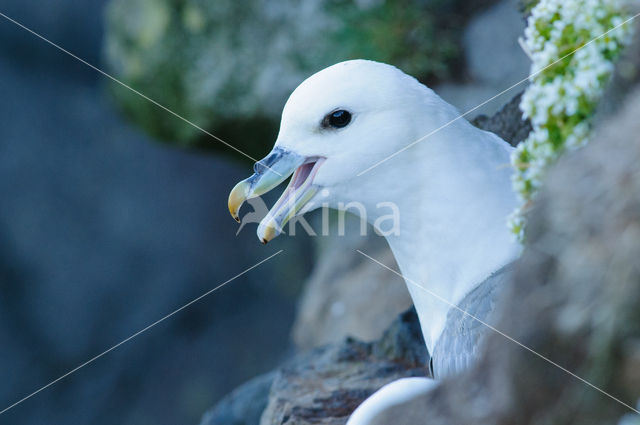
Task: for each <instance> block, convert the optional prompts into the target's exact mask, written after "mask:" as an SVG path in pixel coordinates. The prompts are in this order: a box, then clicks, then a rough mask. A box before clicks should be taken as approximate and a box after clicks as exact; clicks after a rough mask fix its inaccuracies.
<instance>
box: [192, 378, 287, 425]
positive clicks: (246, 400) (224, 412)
mask: <svg viewBox="0 0 640 425" xmlns="http://www.w3.org/2000/svg"><path fill="white" fill-rule="evenodd" d="M274 377H275V372H271V373H267V374H264V375H260V376H258V377H256V378H253V379H252V380H250V381H249V382H247V383H245V384H243V385H241V386H240V387H238V388H237V389H235V390H234V391H233V392H232V393H231V394H229V395H228V396H226V397H225V398H223V399H222V400H221V401H219V402H218V404H216V405H215V407H213V408H212V409H211V410H209V411H208V412H207V413H205V414H204V416H203V418H202V421H201V422H200V425H258V424H259V423H260V416H261V415H262V412H263V411H264V408H265V407H266V406H267V401H268V399H269V391H270V389H271V384H272V383H273V379H274Z"/></svg>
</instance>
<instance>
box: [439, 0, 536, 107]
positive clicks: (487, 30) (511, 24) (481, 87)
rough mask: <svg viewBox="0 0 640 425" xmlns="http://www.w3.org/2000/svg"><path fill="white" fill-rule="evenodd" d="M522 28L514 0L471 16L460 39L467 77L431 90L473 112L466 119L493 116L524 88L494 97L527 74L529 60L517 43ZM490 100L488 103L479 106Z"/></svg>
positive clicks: (499, 3)
mask: <svg viewBox="0 0 640 425" xmlns="http://www.w3.org/2000/svg"><path fill="white" fill-rule="evenodd" d="M524 27H525V24H524V21H523V19H522V15H521V14H520V13H519V12H518V5H517V4H515V0H501V1H500V2H498V3H497V4H495V5H493V6H491V7H489V8H486V9H482V10H481V11H480V12H479V13H477V14H476V15H473V17H471V18H470V19H469V22H468V25H467V26H466V28H465V30H464V34H463V36H462V40H463V43H462V48H463V51H464V57H465V66H466V69H465V72H464V74H465V77H466V78H465V79H464V80H462V81H455V82H452V81H445V82H444V83H443V84H440V85H437V86H435V87H433V88H434V90H435V91H436V93H438V94H439V95H440V96H441V97H442V98H443V99H444V100H446V101H447V102H449V103H451V104H452V105H454V106H456V107H457V108H458V109H459V110H460V111H461V112H467V111H470V110H472V109H473V112H472V114H470V116H469V117H467V118H471V117H473V116H475V115H476V114H478V113H483V114H488V115H491V114H494V113H495V112H496V111H497V110H498V109H499V108H500V106H501V105H503V104H505V103H506V102H508V101H509V99H511V98H512V97H513V96H514V93H517V92H518V91H521V90H522V89H523V88H524V85H525V82H523V83H522V86H521V87H514V88H513V90H509V91H507V92H506V93H502V94H501V95H499V96H497V97H495V98H494V96H496V95H497V94H499V93H501V92H502V91H504V90H506V89H507V88H509V87H510V86H511V85H513V84H515V83H518V82H520V81H522V80H523V79H525V78H526V77H527V75H528V74H529V67H530V61H529V58H528V57H527V56H526V55H525V54H524V52H523V51H522V49H521V48H520V46H519V45H518V42H517V40H518V37H521V36H522V34H523V32H524ZM489 99H491V101H490V102H487V103H485V104H483V105H482V106H479V105H481V104H482V103H484V102H486V101H487V100H489ZM476 108H477V109H476Z"/></svg>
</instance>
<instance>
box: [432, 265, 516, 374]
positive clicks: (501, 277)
mask: <svg viewBox="0 0 640 425" xmlns="http://www.w3.org/2000/svg"><path fill="white" fill-rule="evenodd" d="M510 266H511V265H510V264H508V265H506V266H504V267H503V268H501V269H500V270H498V271H496V272H495V273H493V274H492V275H491V276H489V277H488V278H487V279H486V280H485V281H484V282H482V283H481V284H480V285H479V286H478V287H477V288H475V289H474V290H473V291H471V292H470V293H469V294H467V296H466V297H464V298H463V299H462V301H461V302H460V304H459V305H458V306H459V307H460V309H461V310H464V311H466V312H468V313H469V314H470V315H472V316H474V317H476V318H478V319H480V320H482V321H483V322H485V323H489V324H491V322H492V317H491V316H492V313H493V311H494V308H495V305H496V301H497V299H498V296H499V294H500V292H501V290H502V288H503V287H504V283H505V282H506V279H507V277H508V275H509V270H510V268H511V267H510ZM470 315H468V314H464V313H463V312H462V311H460V310H458V309H456V308H451V310H450V311H449V313H448V315H447V321H446V323H445V327H444V330H443V332H442V335H441V336H440V339H438V342H437V343H436V346H435V347H434V350H433V354H432V356H431V373H432V374H433V376H434V377H435V378H436V379H442V378H445V377H447V376H451V375H455V374H457V373H459V372H461V371H463V370H465V369H467V368H468V367H469V365H471V364H472V363H473V362H474V361H475V360H476V359H477V358H478V356H479V354H480V349H481V344H482V341H483V339H484V336H485V334H486V333H487V332H491V330H490V329H489V328H487V327H486V326H485V325H483V324H482V323H480V322H479V321H478V320H476V319H474V318H473V317H471V316H470Z"/></svg>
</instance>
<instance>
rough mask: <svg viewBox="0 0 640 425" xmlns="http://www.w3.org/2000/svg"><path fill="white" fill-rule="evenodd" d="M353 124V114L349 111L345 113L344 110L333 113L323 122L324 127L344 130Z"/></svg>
mask: <svg viewBox="0 0 640 425" xmlns="http://www.w3.org/2000/svg"><path fill="white" fill-rule="evenodd" d="M350 122H351V113H350V112H349V111H345V110H344V109H339V110H337V111H333V112H331V113H330V114H329V115H327V116H326V117H324V119H323V120H322V126H323V127H325V128H327V127H333V128H342V127H345V126H346V125H347V124H349V123H350Z"/></svg>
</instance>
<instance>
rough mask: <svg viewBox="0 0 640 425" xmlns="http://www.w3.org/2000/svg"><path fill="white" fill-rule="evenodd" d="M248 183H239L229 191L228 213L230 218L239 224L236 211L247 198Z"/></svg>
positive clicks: (244, 181)
mask: <svg viewBox="0 0 640 425" xmlns="http://www.w3.org/2000/svg"><path fill="white" fill-rule="evenodd" d="M249 186H250V185H249V183H248V182H247V181H246V180H243V181H241V182H240V183H238V184H237V185H235V186H234V187H233V189H231V193H229V201H228V206H229V213H230V214H231V217H233V219H234V220H235V221H237V222H238V223H240V217H239V216H238V211H240V207H241V206H242V204H243V203H244V201H246V200H247V196H248V195H249Z"/></svg>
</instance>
